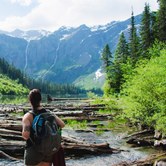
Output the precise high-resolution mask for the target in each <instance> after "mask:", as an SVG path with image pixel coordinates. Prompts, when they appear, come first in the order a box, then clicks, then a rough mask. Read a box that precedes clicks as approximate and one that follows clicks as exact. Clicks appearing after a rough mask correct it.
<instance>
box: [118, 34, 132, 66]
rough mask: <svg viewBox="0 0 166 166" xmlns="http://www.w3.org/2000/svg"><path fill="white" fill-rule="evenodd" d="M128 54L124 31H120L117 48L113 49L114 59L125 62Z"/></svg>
mask: <svg viewBox="0 0 166 166" xmlns="http://www.w3.org/2000/svg"><path fill="white" fill-rule="evenodd" d="M128 56H129V52H128V44H127V41H126V38H125V35H124V32H122V33H121V35H120V37H119V42H118V45H117V48H116V50H115V59H116V61H118V62H119V63H125V62H126V60H127V57H128Z"/></svg>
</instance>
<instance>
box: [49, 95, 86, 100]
mask: <svg viewBox="0 0 166 166" xmlns="http://www.w3.org/2000/svg"><path fill="white" fill-rule="evenodd" d="M66 100H88V98H52V97H51V96H50V95H49V94H47V101H66Z"/></svg>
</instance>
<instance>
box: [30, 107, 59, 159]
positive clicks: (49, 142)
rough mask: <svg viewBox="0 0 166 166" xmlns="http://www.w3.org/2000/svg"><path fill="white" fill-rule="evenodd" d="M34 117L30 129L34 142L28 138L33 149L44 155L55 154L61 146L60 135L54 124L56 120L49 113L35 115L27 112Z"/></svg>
mask: <svg viewBox="0 0 166 166" xmlns="http://www.w3.org/2000/svg"><path fill="white" fill-rule="evenodd" d="M29 113H32V114H34V115H35V118H34V120H33V124H32V128H33V130H34V141H33V140H32V138H31V137H30V140H31V142H32V143H33V145H34V147H35V149H36V150H37V151H38V152H41V153H43V154H44V155H47V156H50V155H53V154H54V153H56V152H57V151H58V150H59V148H60V146H61V135H60V133H59V129H58V126H57V123H56V118H55V116H54V115H53V114H51V113H50V111H47V110H46V112H44V113H40V114H39V115H37V114H36V113H35V112H34V111H33V110H31V111H29Z"/></svg>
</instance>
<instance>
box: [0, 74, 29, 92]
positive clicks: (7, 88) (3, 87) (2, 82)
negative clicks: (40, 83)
mask: <svg viewBox="0 0 166 166" xmlns="http://www.w3.org/2000/svg"><path fill="white" fill-rule="evenodd" d="M28 93H29V89H28V88H25V87H23V85H22V84H18V81H17V80H16V81H14V80H11V79H10V78H8V77H7V76H4V75H2V74H0V94H1V95H27V94H28Z"/></svg>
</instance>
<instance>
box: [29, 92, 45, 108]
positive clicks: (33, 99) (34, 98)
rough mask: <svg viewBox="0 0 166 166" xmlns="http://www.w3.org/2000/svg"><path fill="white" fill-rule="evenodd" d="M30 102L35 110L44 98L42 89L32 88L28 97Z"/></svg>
mask: <svg viewBox="0 0 166 166" xmlns="http://www.w3.org/2000/svg"><path fill="white" fill-rule="evenodd" d="M28 100H29V102H30V103H31V105H32V107H33V109H34V110H36V108H37V107H39V104H40V101H41V100H42V97H41V91H40V89H32V90H31V91H30V93H29V97H28Z"/></svg>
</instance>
